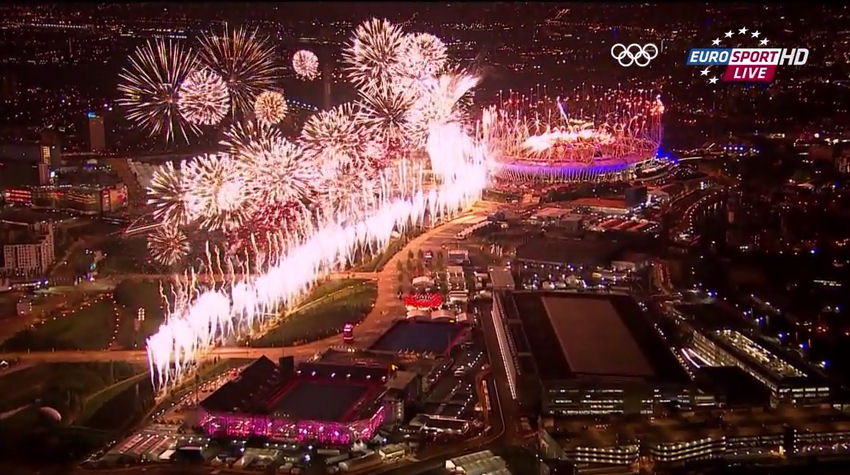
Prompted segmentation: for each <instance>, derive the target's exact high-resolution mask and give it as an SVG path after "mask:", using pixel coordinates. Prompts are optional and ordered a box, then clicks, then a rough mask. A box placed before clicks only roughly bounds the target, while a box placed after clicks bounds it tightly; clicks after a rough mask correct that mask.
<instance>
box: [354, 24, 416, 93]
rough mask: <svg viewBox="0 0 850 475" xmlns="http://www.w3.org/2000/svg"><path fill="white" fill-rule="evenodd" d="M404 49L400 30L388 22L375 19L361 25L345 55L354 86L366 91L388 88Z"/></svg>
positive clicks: (355, 31)
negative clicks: (386, 86)
mask: <svg viewBox="0 0 850 475" xmlns="http://www.w3.org/2000/svg"><path fill="white" fill-rule="evenodd" d="M403 45H404V33H402V30H401V28H399V27H397V26H395V25H393V24H392V23H390V22H388V21H387V20H378V19H375V18H373V19H371V20H368V21H365V22H363V23H362V24H360V26H358V27H357V29H356V30H354V38H353V39H352V41H351V42H350V43H349V45H348V47H347V48H346V49H345V50H344V51H343V59H344V60H345V62H346V64H347V65H348V66H347V67H346V71H347V72H348V77H349V79H350V80H351V82H352V83H353V84H354V85H355V86H357V87H359V88H360V89H364V90H368V89H372V88H380V87H382V86H385V85H388V84H389V83H390V82H392V80H393V77H394V76H395V75H396V74H397V69H398V62H399V59H400V58H401V53H402V46H403Z"/></svg>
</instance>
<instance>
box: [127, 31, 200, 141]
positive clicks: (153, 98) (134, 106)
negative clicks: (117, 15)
mask: <svg viewBox="0 0 850 475" xmlns="http://www.w3.org/2000/svg"><path fill="white" fill-rule="evenodd" d="M195 64H196V59H195V54H194V53H193V52H192V51H191V50H190V49H188V48H185V47H183V46H182V45H180V44H179V43H176V42H172V41H171V40H162V39H157V40H155V41H149V42H147V43H145V44H144V45H142V46H139V47H138V48H136V51H135V53H134V55H133V56H132V57H131V58H130V65H129V67H127V68H125V69H124V70H123V71H121V73H120V74H119V77H120V78H121V81H122V82H121V83H120V84H119V86H118V90H119V91H120V92H121V94H122V96H121V98H120V99H118V103H119V104H120V105H121V106H123V107H124V108H125V109H126V110H127V115H126V117H127V118H128V119H129V120H131V121H133V122H135V123H136V124H137V125H138V126H139V127H140V128H141V129H143V130H145V131H147V132H148V134H149V135H150V136H156V135H160V134H161V133H163V132H164V133H165V139H166V141H172V140H175V139H176V138H178V137H179V138H181V139H182V140H183V141H186V142H188V141H189V137H190V136H192V135H197V134H199V133H200V130H199V129H198V128H197V127H196V126H195V125H194V124H192V123H191V122H189V121H187V120H186V119H185V118H184V117H183V116H182V115H181V114H180V110H179V108H178V91H179V89H180V85H181V84H182V83H183V81H184V80H185V79H186V77H187V76H188V75H189V74H190V73H191V72H192V71H193V70H194V69H195Z"/></svg>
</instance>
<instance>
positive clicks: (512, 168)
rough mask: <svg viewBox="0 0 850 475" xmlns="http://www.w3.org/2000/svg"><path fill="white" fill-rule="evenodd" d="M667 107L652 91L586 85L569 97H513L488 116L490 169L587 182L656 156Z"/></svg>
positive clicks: (485, 134) (484, 128)
mask: <svg viewBox="0 0 850 475" xmlns="http://www.w3.org/2000/svg"><path fill="white" fill-rule="evenodd" d="M663 111H664V106H663V104H662V103H661V100H660V98H659V97H658V96H657V95H652V93H651V91H642V90H638V91H625V90H613V91H605V90H601V89H597V88H595V87H591V88H581V89H578V90H576V91H573V92H572V93H571V94H570V95H568V96H566V97H563V98H561V97H557V98H551V97H541V98H535V97H533V96H532V95H531V94H529V95H528V96H523V95H520V94H512V95H511V97H509V98H507V100H505V101H503V103H502V104H500V105H499V106H492V107H490V108H488V109H486V110H485V111H484V113H483V116H482V120H481V123H480V124H479V131H480V133H481V139H482V140H483V141H484V142H486V143H488V144H490V146H491V150H492V158H493V162H492V164H491V165H492V166H493V168H494V169H496V170H497V172H498V174H499V175H501V176H506V175H507V176H510V177H513V178H516V179H523V180H525V179H531V180H537V179H543V180H550V179H559V180H560V179H563V178H564V177H566V176H571V177H576V178H578V179H585V178H586V177H587V176H586V175H587V173H593V174H595V173H596V170H601V171H602V172H604V173H610V172H617V173H619V172H621V171H623V170H627V169H628V167H629V166H630V165H632V164H634V163H636V162H639V161H642V160H645V159H648V158H651V157H653V156H655V153H656V150H657V149H658V144H659V143H660V140H661V130H662V128H661V115H662V114H663Z"/></svg>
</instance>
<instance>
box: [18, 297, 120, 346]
mask: <svg viewBox="0 0 850 475" xmlns="http://www.w3.org/2000/svg"><path fill="white" fill-rule="evenodd" d="M114 323H115V321H114V310H113V306H112V302H111V301H109V300H108V299H104V300H98V301H97V302H94V303H92V304H90V305H88V306H86V307H82V308H79V309H77V310H76V311H75V312H73V313H70V314H68V315H66V316H64V317H62V316H56V317H55V318H53V319H50V320H47V321H45V322H44V323H43V324H40V325H37V326H36V327H35V328H27V329H26V330H23V331H21V332H18V333H16V334H15V335H14V336H12V338H9V339H8V340H6V342H4V343H3V346H2V347H3V349H4V350H7V351H24V350H32V351H48V350H52V349H56V350H102V349H104V348H106V346H107V345H108V344H109V341H110V340H111V339H112V335H113V331H114V328H113V326H114Z"/></svg>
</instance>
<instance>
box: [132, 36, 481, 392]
mask: <svg viewBox="0 0 850 475" xmlns="http://www.w3.org/2000/svg"><path fill="white" fill-rule="evenodd" d="M202 46H203V49H204V51H203V64H204V66H205V67H208V68H210V69H211V70H212V71H213V72H215V73H216V74H218V75H220V76H221V77H222V79H223V80H224V82H225V84H226V85H227V88H228V92H229V94H230V99H231V109H232V110H234V112H240V113H241V112H244V108H245V107H246V106H245V104H246V103H247V104H249V105H251V106H253V107H254V116H255V117H256V121H255V122H246V121H244V120H235V121H233V125H232V126H231V127H230V129H229V130H228V131H227V132H226V134H225V139H224V141H223V142H222V145H224V146H225V147H227V149H228V153H220V154H212V155H203V156H200V157H196V158H194V159H192V160H189V161H187V162H186V163H184V164H183V166H182V167H181V170H179V171H178V170H177V169H175V168H174V167H173V166H171V165H167V166H166V167H163V168H162V169H160V170H159V171H158V172H157V174H156V175H155V177H154V181H153V183H152V186H151V203H152V204H153V205H154V208H155V213H156V217H157V219H160V220H162V221H163V222H164V223H171V224H173V225H172V226H170V227H167V228H163V229H162V230H161V231H157V234H156V235H155V236H152V238H151V242H152V243H153V242H154V241H155V242H157V243H158V244H156V246H157V250H154V245H153V244H152V245H151V246H152V248H151V251H152V253H156V255H155V256H154V257H155V259H157V261H159V262H169V261H171V262H179V259H182V256H183V255H185V253H186V251H185V250H183V251H181V252H180V253H178V252H177V251H173V252H172V255H170V256H169V258H167V259H166V258H165V253H164V249H165V248H166V242H168V243H170V246H171V247H170V249H172V250H175V249H184V248H182V247H181V246H182V245H177V244H176V243H177V242H180V239H179V238H177V237H176V234H180V233H181V230H180V227H183V229H185V226H187V225H189V224H191V226H193V227H194V226H197V227H199V228H201V229H202V230H204V231H217V230H222V231H225V233H212V235H225V236H226V239H225V240H224V242H219V243H215V242H211V243H208V245H207V248H206V262H205V263H203V264H202V265H200V267H198V269H197V272H203V273H205V274H212V275H214V276H215V279H216V280H217V282H218V283H217V284H214V285H207V284H202V283H201V281H202V280H203V279H199V278H198V274H197V272H196V269H195V268H194V267H193V268H190V269H189V270H187V271H186V272H185V274H184V275H183V277H181V278H180V279H179V284H178V285H177V286H176V287H175V288H173V289H172V295H170V296H167V300H168V301H169V308H168V317H167V319H166V322H165V323H164V324H163V325H162V326H161V327H160V329H159V331H158V332H157V333H156V334H154V335H152V336H151V337H150V338H149V339H148V342H147V351H148V361H149V364H150V369H151V375H152V378H153V380H154V382H155V383H156V384H157V386H158V387H160V388H164V387H168V386H169V385H171V384H173V383H175V382H178V381H179V380H180V379H181V378H182V377H184V376H185V374H186V372H187V370H188V368H189V367H190V366H191V365H192V364H193V363H194V362H195V361H197V360H198V359H199V358H200V357H202V356H203V355H204V354H206V353H207V352H209V351H210V350H211V349H212V348H213V347H214V346H216V345H219V344H223V343H225V342H228V341H232V339H234V338H242V337H245V336H248V335H253V334H254V332H256V331H257V330H258V329H259V328H260V327H261V326H262V325H263V324H264V323H267V322H268V321H269V320H270V319H272V318H275V317H276V316H277V315H278V314H279V312H280V311H282V310H285V309H287V308H289V307H291V306H292V305H293V304H294V303H295V302H297V301H298V299H299V298H300V297H301V296H302V295H303V294H304V292H306V291H307V290H308V289H309V288H310V286H311V285H312V284H313V283H314V282H315V281H316V280H317V279H319V278H321V277H322V276H323V275H325V274H326V273H328V272H332V271H335V270H339V269H342V268H345V267H346V266H348V265H351V264H352V263H353V259H355V257H356V256H358V255H362V254H363V253H364V252H367V253H368V252H377V251H379V250H380V249H382V248H383V247H385V246H386V245H387V243H388V242H389V240H390V238H391V236H392V235H393V233H394V232H397V231H399V232H401V231H404V230H405V229H406V228H407V227H408V226H422V225H423V224H425V223H426V222H427V223H430V224H435V223H437V222H439V221H440V220H443V219H447V218H450V217H452V216H453V215H454V214H455V213H456V212H457V211H459V210H460V209H463V208H464V207H467V206H469V205H470V204H472V203H473V202H474V201H475V200H477V199H478V198H479V197H480V193H481V191H482V190H483V188H484V187H485V185H486V183H487V164H488V160H487V159H486V158H487V150H488V147H487V146H485V145H486V144H485V143H482V141H481V140H480V139H481V138H483V135H482V134H479V135H478V136H476V137H470V135H469V133H468V131H469V130H471V129H472V128H471V127H470V126H469V124H467V123H466V115H465V113H464V105H465V100H464V99H465V98H466V97H468V95H467V93H468V91H469V90H470V89H471V88H473V87H474V86H475V85H476V84H477V81H478V79H477V77H475V76H473V75H469V74H464V73H455V72H448V73H447V72H445V69H446V68H445V64H446V62H447V58H446V54H445V45H443V43H442V42H441V41H440V40H439V39H438V38H436V37H433V36H431V35H428V34H414V35H405V34H404V32H403V31H402V30H401V29H400V28H399V27H397V26H394V25H392V24H390V23H389V22H387V21H386V20H370V21H367V22H365V23H363V24H361V25H360V26H359V27H358V28H357V29H356V31H355V32H354V36H353V38H352V40H351V41H350V42H349V45H348V47H347V48H346V50H345V51H344V57H345V61H346V64H347V68H346V71H347V73H348V75H349V77H350V78H351V81H352V82H353V83H354V85H355V86H356V87H357V93H358V98H357V100H356V101H355V102H353V103H349V104H344V105H341V106H337V107H334V108H332V109H330V110H327V111H322V112H319V113H317V114H315V115H313V116H311V117H309V118H308V119H307V121H306V123H305V124H304V127H303V128H302V130H301V133H300V136H299V138H298V140H297V141H296V142H294V143H293V142H291V141H288V140H286V139H285V138H283V136H282V135H281V132H280V130H278V128H277V127H275V126H274V124H276V123H277V122H279V121H280V117H283V113H284V112H281V113H280V114H278V111H277V110H276V107H277V100H278V99H279V100H280V102H281V103H283V97H282V96H279V95H278V96H276V97H275V96H274V94H276V93H271V92H267V93H264V94H260V92H261V91H273V90H274V89H275V88H274V87H273V84H271V81H266V82H263V81H262V80H261V79H262V78H265V77H267V75H266V74H259V73H257V72H256V71H257V69H258V68H257V67H255V66H256V65H257V64H265V65H266V66H265V67H260V68H259V70H262V71H266V73H268V72H269V70H270V69H273V68H272V66H269V65H270V64H271V63H270V62H269V63H267V62H266V61H264V60H262V61H261V60H260V58H265V57H266V56H269V55H270V53H269V52H268V51H267V50H266V49H265V48H264V47H263V43H262V41H258V40H256V39H255V36H254V35H253V34H251V35H248V34H247V33H245V31H244V30H237V31H236V32H234V33H232V34H228V33H227V32H225V35H224V36H222V37H213V36H207V37H205V38H204V39H202ZM301 53H304V54H303V55H301ZM299 55H300V56H302V57H301V58H300V59H299V58H298V56H299ZM310 55H312V53H310V52H308V51H299V52H298V53H296V55H295V57H293V67H294V69H295V70H296V73H297V74H298V75H299V76H300V77H304V78H307V79H309V76H310V75H311V74H316V73H317V69H318V65H317V64H316V63H317V61H315V55H312V59H311V57H310ZM269 61H270V60H269ZM248 63H250V64H253V65H254V66H250V65H249V64H248ZM305 73H310V74H305ZM258 82H259V83H260V84H258ZM258 95H259V97H257V96H258ZM255 97H256V101H255V100H254V98H255ZM248 98H250V100H248ZM426 155H427V156H428V157H430V169H431V171H432V172H433V177H434V179H433V180H432V179H431V176H430V175H428V174H427V171H426V168H427V167H428V165H427V164H426V163H425V162H423V161H420V160H418V157H424V156H426ZM412 157H417V158H416V159H414V158H412ZM167 233H170V234H169V238H168V239H166V236H165V235H166V234H167ZM180 235H182V234H180ZM169 239H170V240H169ZM202 260H203V259H202Z"/></svg>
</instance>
